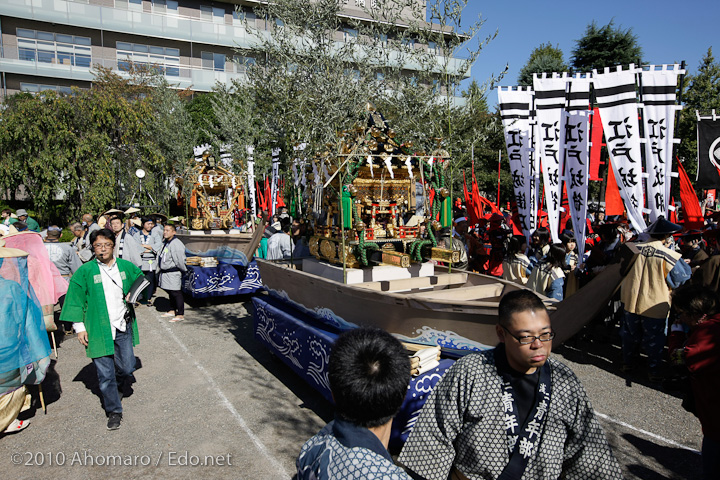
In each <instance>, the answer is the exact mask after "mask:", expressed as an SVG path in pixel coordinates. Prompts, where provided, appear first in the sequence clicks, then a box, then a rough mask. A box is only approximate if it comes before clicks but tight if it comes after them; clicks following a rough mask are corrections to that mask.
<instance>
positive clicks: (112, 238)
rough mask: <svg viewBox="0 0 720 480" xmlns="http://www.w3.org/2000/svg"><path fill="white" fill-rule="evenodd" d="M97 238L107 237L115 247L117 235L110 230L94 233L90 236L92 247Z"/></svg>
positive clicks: (104, 229)
mask: <svg viewBox="0 0 720 480" xmlns="http://www.w3.org/2000/svg"><path fill="white" fill-rule="evenodd" d="M97 237H105V238H107V239H108V240H110V241H111V242H112V244H113V246H114V245H115V234H114V233H113V232H112V230H110V229H109V228H101V229H100V230H95V231H94V232H92V233H91V234H90V245H92V244H94V243H95V240H97Z"/></svg>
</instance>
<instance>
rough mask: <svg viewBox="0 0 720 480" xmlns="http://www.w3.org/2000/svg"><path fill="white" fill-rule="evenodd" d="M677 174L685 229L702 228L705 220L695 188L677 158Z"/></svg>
mask: <svg viewBox="0 0 720 480" xmlns="http://www.w3.org/2000/svg"><path fill="white" fill-rule="evenodd" d="M677 165H678V174H679V175H680V200H682V208H683V220H684V225H685V228H686V229H687V230H694V229H699V228H703V226H704V225H705V221H704V219H703V215H702V209H701V208H700V201H699V200H698V197H697V194H696V193H695V189H694V188H693V186H692V183H690V178H688V174H687V172H686V171H685V167H683V166H682V163H680V161H679V160H678V162H677Z"/></svg>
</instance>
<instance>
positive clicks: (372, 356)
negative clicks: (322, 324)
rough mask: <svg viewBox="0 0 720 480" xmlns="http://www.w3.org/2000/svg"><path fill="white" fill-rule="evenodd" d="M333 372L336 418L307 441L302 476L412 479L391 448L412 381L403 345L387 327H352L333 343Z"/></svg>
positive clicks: (311, 479)
mask: <svg viewBox="0 0 720 480" xmlns="http://www.w3.org/2000/svg"><path fill="white" fill-rule="evenodd" d="M328 376H329V380H330V390H331V391H332V394H333V399H334V400H335V412H336V417H335V420H333V421H332V422H330V423H328V424H327V425H326V426H325V428H323V429H322V430H320V432H319V433H318V434H317V435H315V436H314V437H312V438H311V439H310V440H308V441H307V442H306V443H305V445H303V447H302V450H301V451H300V456H299V457H298V459H297V474H298V475H297V476H298V480H329V479H339V478H363V479H367V480H373V479H390V480H410V477H408V476H407V474H406V473H405V472H404V471H403V470H402V469H401V468H399V467H397V466H395V464H394V463H393V461H392V458H391V457H390V454H389V453H388V451H387V445H388V441H389V440H390V429H391V426H392V419H393V417H394V416H395V414H397V412H398V410H399V409H400V406H401V405H402V402H403V399H404V398H405V394H406V393H407V388H408V384H409V383H410V360H409V358H408V355H407V354H406V353H405V349H404V348H403V346H402V344H401V343H400V342H399V341H398V340H397V339H396V338H395V337H393V336H392V335H390V334H389V333H387V332H385V331H383V330H379V329H370V328H358V329H355V330H350V331H349V332H346V333H344V334H342V335H340V336H339V337H338V339H337V340H336V341H335V344H334V345H333V349H332V353H331V355H330V363H329V375H328Z"/></svg>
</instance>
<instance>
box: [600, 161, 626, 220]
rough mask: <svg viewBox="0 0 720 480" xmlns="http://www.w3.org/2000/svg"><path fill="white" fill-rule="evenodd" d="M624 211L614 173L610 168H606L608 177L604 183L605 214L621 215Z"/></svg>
mask: <svg viewBox="0 0 720 480" xmlns="http://www.w3.org/2000/svg"><path fill="white" fill-rule="evenodd" d="M624 213H625V206H624V205H623V201H622V198H621V197H620V189H619V188H618V184H617V182H616V181H615V173H613V169H612V168H608V179H607V184H606V185H605V215H608V216H609V215H623V214H624Z"/></svg>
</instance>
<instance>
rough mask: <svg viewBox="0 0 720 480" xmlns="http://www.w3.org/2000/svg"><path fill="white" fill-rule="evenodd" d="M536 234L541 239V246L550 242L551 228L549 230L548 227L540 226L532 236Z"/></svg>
mask: <svg viewBox="0 0 720 480" xmlns="http://www.w3.org/2000/svg"><path fill="white" fill-rule="evenodd" d="M535 235H537V237H538V239H539V240H540V246H541V247H542V246H544V245H547V244H548V243H550V230H548V229H547V228H545V227H538V228H537V230H535V231H534V232H533V233H532V235H531V236H535Z"/></svg>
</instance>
